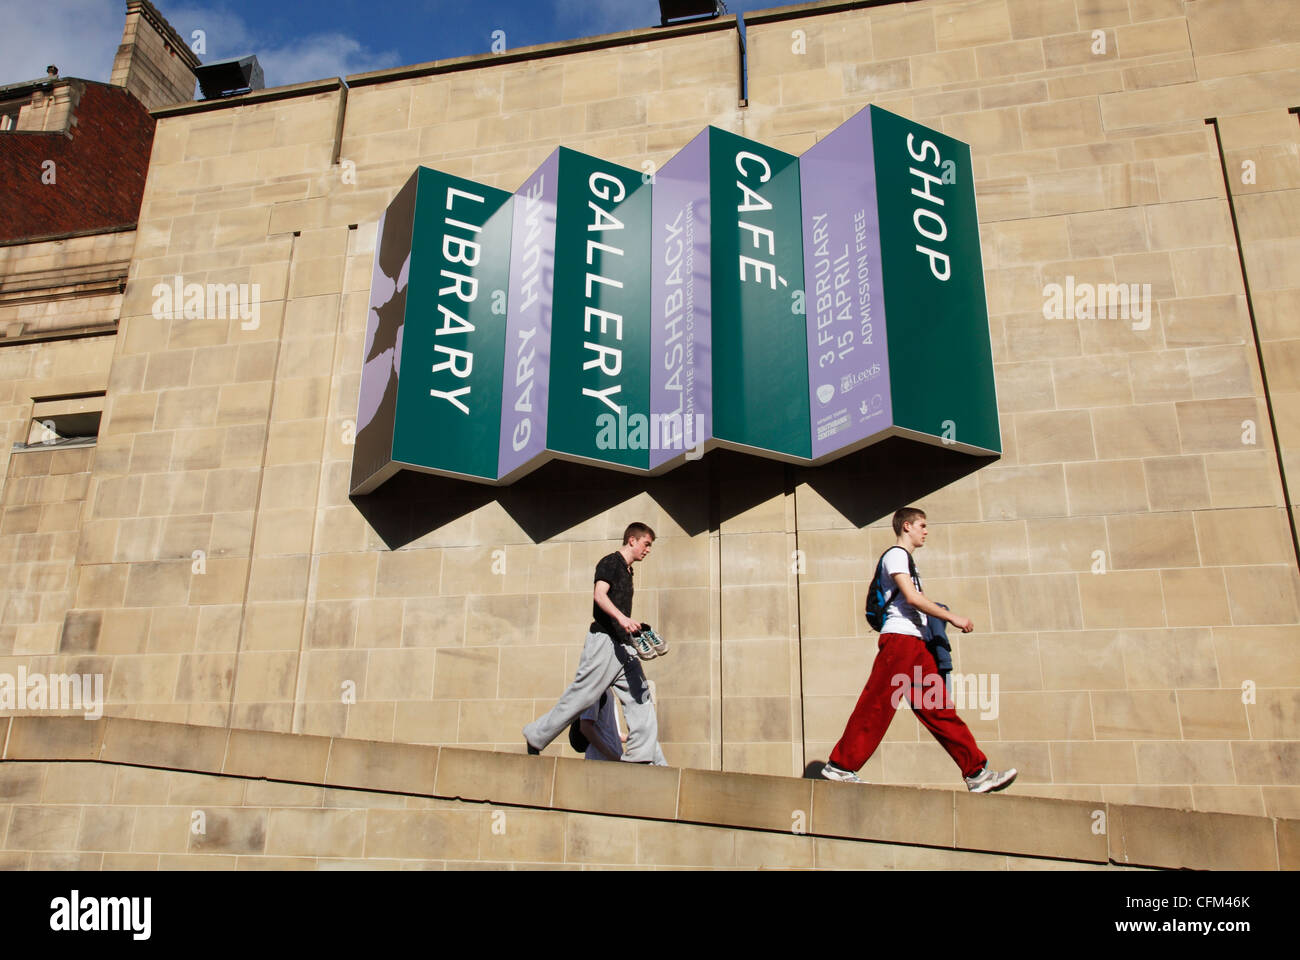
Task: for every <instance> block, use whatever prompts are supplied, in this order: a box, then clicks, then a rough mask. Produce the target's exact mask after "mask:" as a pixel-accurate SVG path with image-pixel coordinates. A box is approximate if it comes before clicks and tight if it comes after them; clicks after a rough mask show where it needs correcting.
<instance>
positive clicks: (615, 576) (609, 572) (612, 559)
mask: <svg viewBox="0 0 1300 960" xmlns="http://www.w3.org/2000/svg"><path fill="white" fill-rule="evenodd" d="M601 580H604V581H605V582H606V583H608V584H609V599H610V601H611V602H612V603H613V604H614V606H615V607H616V608H617V609H618V610H619V612H621V613H622V614H623V616H625V617H630V616H632V571H631V570H630V569H628V565H627V561H626V560H624V559H623V554H621V553H619V552H618V551H617V550H615V551H614V552H613V553H611V554H610V555H609V556H607V557H602V558H601V561H600V563H598V564H596V576H595V578H594V579H593V580H592V583H593V584H595V583H599V582H600V581H601ZM591 616H592V623H591V630H592V632H593V633H607V634H609V635H610V636H611V637H613V638H615V639H616V640H626V639H627V634H626V633H625V632H624V630H623V628H622V627H620V626H619V625H618V624H617V623H615V622H614V620H613V618H611V617H610V615H609V614H607V613H606V612H605V611H604V610H602V609H600V607H599V606H597V605H596V601H595V600H593V601H592V602H591Z"/></svg>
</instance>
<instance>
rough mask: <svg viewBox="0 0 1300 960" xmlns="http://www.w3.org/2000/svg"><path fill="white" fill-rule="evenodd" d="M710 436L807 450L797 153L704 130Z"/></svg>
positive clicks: (784, 450) (794, 452)
mask: <svg viewBox="0 0 1300 960" xmlns="http://www.w3.org/2000/svg"><path fill="white" fill-rule="evenodd" d="M709 134H710V137H709V187H710V194H711V197H710V199H711V202H712V216H713V223H712V239H713V250H712V258H711V259H712V270H713V277H712V279H713V434H714V436H715V437H716V438H717V439H718V440H719V441H725V442H726V443H727V445H728V446H735V447H740V448H752V449H754V450H755V451H770V452H773V453H778V454H785V455H787V456H791V457H808V456H809V454H810V451H811V442H810V434H809V426H808V343H807V329H806V327H805V323H804V308H803V303H802V301H803V227H802V223H801V217H800V209H801V208H800V200H799V160H798V158H797V157H795V156H792V155H791V154H788V153H782V152H781V151H780V150H774V149H772V148H771V147H766V146H763V145H762V144H759V143H755V142H754V141H753V140H746V139H744V138H743V137H738V136H736V135H735V134H732V133H727V132H726V131H724V130H718V129H714V128H710V130H709Z"/></svg>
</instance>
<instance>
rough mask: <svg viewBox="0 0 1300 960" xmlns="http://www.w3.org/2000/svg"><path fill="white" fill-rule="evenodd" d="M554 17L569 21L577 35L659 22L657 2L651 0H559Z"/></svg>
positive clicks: (587, 34)
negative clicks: (576, 30)
mask: <svg viewBox="0 0 1300 960" xmlns="http://www.w3.org/2000/svg"><path fill="white" fill-rule="evenodd" d="M556 14H557V16H556V19H557V20H559V21H560V22H561V23H565V24H573V25H574V26H575V27H577V28H578V30H579V33H578V36H587V37H592V36H597V35H599V34H602V33H617V32H619V31H622V30H635V29H637V28H638V27H652V26H654V25H656V24H657V23H658V22H659V4H658V3H657V2H655V0H640V2H637V3H628V2H627V0H559V2H558V3H557V5H556Z"/></svg>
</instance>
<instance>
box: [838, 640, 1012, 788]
mask: <svg viewBox="0 0 1300 960" xmlns="http://www.w3.org/2000/svg"><path fill="white" fill-rule="evenodd" d="M918 667H919V668H920V671H919V673H918V671H917V668H918ZM918 676H919V678H920V680H921V686H920V687H917V684H916V681H917V678H918ZM941 691H942V692H941ZM902 696H905V697H907V702H908V703H910V704H911V705H912V710H913V712H915V713H916V718H917V719H918V720H920V721H921V723H923V724H925V728H926V729H927V730H929V731H930V733H932V734H933V735H934V738H935V739H936V740H938V741H939V743H940V744H942V745H943V748H944V749H945V750H947V751H948V756H950V757H952V759H953V761H954V762H955V763H956V764H957V766H959V767H961V775H962V776H963V777H971V776H974V775H975V774H977V773H979V772H980V770H982V769H983V768H984V764H985V763H987V762H988V758H987V757H985V756H984V754H983V753H982V752H981V751H980V748H979V747H978V746H976V744H975V738H974V737H973V736H971V732H970V728H969V727H968V726H966V724H965V723H964V722H963V721H962V719H961V718H960V717H959V716H957V711H956V709H955V708H954V706H953V702H952V698H951V697H950V696H949V695H948V694H947V691H946V688H945V687H944V684H943V678H942V677H941V676H940V675H939V671H938V669H937V668H936V666H935V663H934V655H933V654H932V653H930V651H929V650H927V649H926V646H925V642H924V641H923V640H922V639H921V638H920V637H912V636H908V635H907V634H904V633H882V634H881V635H880V648H879V650H878V651H877V653H876V660H875V662H874V663H873V664H872V665H871V676H870V677H868V678H867V685H866V686H865V687H863V688H862V696H860V697H858V705H857V706H856V707H854V708H853V714H852V716H850V717H849V722H848V725H847V726H845V728H844V735H843V736H842V737H840V742H839V743H837V744H835V749H834V750H833V751H832V752H831V763H833V764H835V766H837V767H839V768H840V769H841V770H855V771H856V770H860V769H861V768H862V765H863V764H864V763H866V762H867V760H868V759H870V757H871V755H872V754H873V753H875V752H876V747H878V746H880V741H881V740H882V739H884V736H885V731H886V730H888V729H889V724H890V722H891V721H892V720H893V719H894V714H895V712H897V704H898V702H899V699H898V698H899V697H902ZM938 704H942V706H939V705H938Z"/></svg>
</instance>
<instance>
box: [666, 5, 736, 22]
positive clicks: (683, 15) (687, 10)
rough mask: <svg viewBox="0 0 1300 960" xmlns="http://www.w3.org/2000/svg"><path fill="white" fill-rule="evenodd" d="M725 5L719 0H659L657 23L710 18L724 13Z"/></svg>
mask: <svg viewBox="0 0 1300 960" xmlns="http://www.w3.org/2000/svg"><path fill="white" fill-rule="evenodd" d="M726 10H727V5H726V4H725V3H722V2H721V0H659V25H660V26H661V27H666V26H668V24H669V23H670V22H681V21H686V20H704V19H712V18H713V17H716V16H717V15H718V14H720V13H725V12H726Z"/></svg>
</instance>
